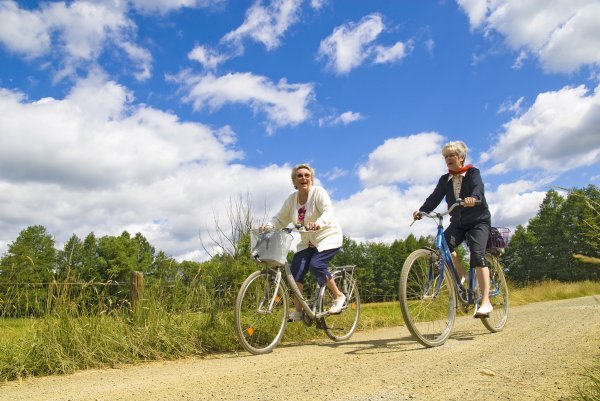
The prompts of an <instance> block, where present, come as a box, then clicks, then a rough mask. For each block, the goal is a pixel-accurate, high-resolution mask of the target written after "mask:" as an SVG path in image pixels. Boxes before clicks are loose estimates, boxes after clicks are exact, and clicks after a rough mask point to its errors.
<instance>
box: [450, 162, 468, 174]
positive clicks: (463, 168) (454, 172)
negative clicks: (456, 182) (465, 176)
mask: <svg viewBox="0 0 600 401" xmlns="http://www.w3.org/2000/svg"><path fill="white" fill-rule="evenodd" d="M471 167H473V165H472V164H467V165H466V166H462V167H461V168H459V169H458V170H450V169H448V172H449V173H450V174H452V175H459V174H462V173H464V172H466V171H467V170H468V169H470V168H471Z"/></svg>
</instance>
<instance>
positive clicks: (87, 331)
mask: <svg viewBox="0 0 600 401" xmlns="http://www.w3.org/2000/svg"><path fill="white" fill-rule="evenodd" d="M509 291H510V303H511V306H517V305H523V304H527V303H531V302H539V301H550V300H558V299H565V298H575V297H581V296H587V295H594V294H600V283H599V282H580V283H559V282H544V283H540V284H536V285H533V286H529V287H525V288H512V287H511V288H510V290H509ZM163 300H164V297H163V296H162V294H161V293H160V292H156V293H152V292H150V293H147V294H146V296H145V300H144V302H143V304H142V306H141V307H139V308H136V309H135V310H134V311H130V310H129V308H123V307H121V308H112V309H111V308H109V307H106V308H100V309H98V308H97V307H95V308H94V311H93V313H92V312H86V311H85V309H84V310H83V311H82V310H81V308H79V309H77V308H76V312H73V308H72V305H71V303H72V302H71V303H68V302H65V303H64V306H62V307H61V306H60V305H59V307H56V308H54V312H52V313H49V314H47V315H45V316H43V317H38V318H31V319H10V318H0V333H1V336H0V381H9V380H15V379H19V378H22V377H27V376H44V375H53V374H64V373H72V372H75V371H77V370H82V369H89V368H105V367H114V366H118V365H123V364H133V363H137V362H142V361H149V360H172V359H177V358H182V357H187V356H195V355H206V354H209V353H214V352H228V351H229V352H231V351H237V350H239V349H240V347H239V344H238V343H237V339H236V337H235V333H234V328H233V311H232V307H231V306H230V305H231V302H226V303H222V304H219V303H216V302H215V301H214V299H211V298H210V297H203V298H202V299H200V300H198V299H194V300H190V301H189V302H188V304H185V303H184V305H178V307H177V309H176V310H174V308H173V305H172V304H169V303H168V302H167V303H165V302H164V301H163ZM192 305H195V307H194V308H192ZM199 306H200V307H199ZM192 310H193V311H194V312H191V311H192ZM401 324H403V321H402V315H401V312H400V307H399V304H398V302H386V303H376V304H363V305H362V310H361V317H360V324H359V330H370V329H375V328H379V327H391V326H397V325H401ZM325 337H326V336H325V334H324V333H323V332H322V331H320V330H317V329H315V328H314V327H310V328H309V327H306V326H305V325H302V324H295V325H288V326H287V328H286V331H285V335H284V338H283V341H285V342H294V341H307V340H312V339H320V338H325ZM599 371H600V364H598V366H596V367H594V368H592V369H590V370H588V371H586V372H585V374H584V377H586V378H587V379H588V381H590V382H591V384H590V386H587V387H583V388H582V389H581V391H582V393H581V394H586V393H585V391H587V392H589V391H592V394H595V395H592V396H591V397H596V398H580V399H581V400H586V401H587V400H599V398H598V397H599V395H598V394H599V393H600V390H599V388H600V384H599V380H598V377H599ZM590 388H591V390H590ZM594 391H595V393H593V392H594ZM582 397H584V396H582Z"/></svg>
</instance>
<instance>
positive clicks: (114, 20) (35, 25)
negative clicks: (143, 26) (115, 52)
mask: <svg viewBox="0 0 600 401" xmlns="http://www.w3.org/2000/svg"><path fill="white" fill-rule="evenodd" d="M126 12H127V9H126V7H125V6H124V5H123V4H122V3H118V2H90V1H74V2H72V3H68V4H67V3H64V2H49V3H42V4H41V5H40V6H39V8H37V9H33V10H26V9H21V8H19V6H18V4H17V3H16V2H14V1H13V0H7V1H3V2H2V3H0V19H1V20H2V21H3V24H2V27H0V43H2V44H3V45H4V46H6V47H7V48H8V49H9V50H10V51H12V52H15V53H17V54H20V55H21V56H23V57H26V58H30V59H31V58H41V57H47V58H49V59H52V60H58V62H59V65H60V67H59V71H58V72H57V74H56V79H62V78H64V77H66V76H68V75H70V74H73V73H74V72H76V71H77V69H78V68H81V67H89V66H90V65H92V66H93V65H94V64H95V62H96V60H97V59H98V57H99V56H100V54H101V53H102V51H103V50H105V48H106V47H107V46H108V45H109V44H112V45H114V46H115V48H119V49H121V50H122V51H123V52H124V53H125V54H126V55H127V56H128V57H129V58H130V59H131V60H132V61H134V62H135V63H136V65H137V68H138V71H137V72H136V73H134V75H135V77H136V78H138V79H140V80H143V79H146V78H148V77H149V76H150V71H151V63H152V56H151V55H150V53H149V52H148V51H147V50H146V49H143V48H141V47H139V46H138V45H136V44H135V42H134V36H135V29H136V26H135V24H134V23H133V21H131V20H130V19H129V18H128V17H127V15H126ZM4 21H7V22H6V23H4Z"/></svg>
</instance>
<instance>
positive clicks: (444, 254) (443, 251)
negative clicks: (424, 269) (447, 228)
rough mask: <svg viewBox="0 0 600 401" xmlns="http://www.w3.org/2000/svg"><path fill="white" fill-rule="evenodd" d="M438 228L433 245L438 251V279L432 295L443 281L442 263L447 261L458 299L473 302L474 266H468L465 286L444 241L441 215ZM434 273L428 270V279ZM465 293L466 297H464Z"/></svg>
mask: <svg viewBox="0 0 600 401" xmlns="http://www.w3.org/2000/svg"><path fill="white" fill-rule="evenodd" d="M437 218H438V228H437V234H436V236H435V246H436V248H437V250H438V251H439V252H440V257H441V258H440V266H439V268H440V280H439V282H438V284H437V288H436V291H435V294H434V297H435V296H437V295H438V293H439V290H440V288H441V286H442V282H443V281H444V272H445V269H444V264H445V263H447V264H448V265H449V266H450V271H452V274H453V276H454V282H455V283H456V286H457V289H458V295H459V299H460V301H461V302H462V303H466V304H472V303H474V302H475V297H474V292H473V288H474V287H475V268H473V267H469V287H468V288H465V286H463V285H462V283H461V282H460V281H461V280H460V277H459V276H458V271H457V270H456V266H454V261H453V260H452V254H451V252H450V248H449V247H448V243H447V242H446V237H445V236H444V227H443V225H442V216H438V217H437ZM433 278H434V274H433V269H430V271H429V280H433ZM465 295H466V297H465Z"/></svg>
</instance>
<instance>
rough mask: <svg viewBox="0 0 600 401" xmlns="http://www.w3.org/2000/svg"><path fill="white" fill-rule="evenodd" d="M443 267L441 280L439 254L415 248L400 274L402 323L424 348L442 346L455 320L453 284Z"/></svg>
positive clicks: (451, 278)
mask: <svg viewBox="0 0 600 401" xmlns="http://www.w3.org/2000/svg"><path fill="white" fill-rule="evenodd" d="M444 266H445V268H444V269H445V271H444V275H443V279H442V280H441V275H440V273H441V271H440V255H439V253H438V252H436V251H434V250H431V249H418V250H416V251H414V252H413V253H411V254H410V255H409V256H408V258H407V259H406V261H405V262H404V265H403V266H402V272H401V273H400V309H401V310H402V316H403V317H404V322H405V324H406V327H407V328H408V330H409V331H410V332H411V334H412V335H413V336H415V338H416V339H417V341H419V342H420V343H421V344H423V345H424V346H426V347H437V346H439V345H442V344H443V343H444V342H445V341H446V340H447V339H448V337H449V336H450V332H451V331H452V326H453V325H454V320H455V319H456V292H455V287H456V285H455V283H454V277H453V276H452V273H451V272H450V269H449V268H448V266H446V265H445V264H444ZM440 280H441V281H440Z"/></svg>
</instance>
